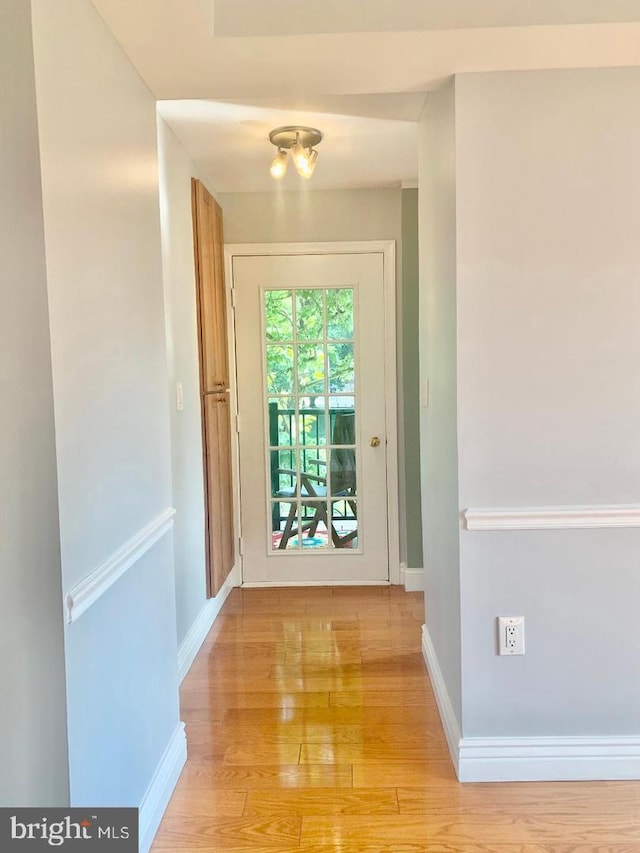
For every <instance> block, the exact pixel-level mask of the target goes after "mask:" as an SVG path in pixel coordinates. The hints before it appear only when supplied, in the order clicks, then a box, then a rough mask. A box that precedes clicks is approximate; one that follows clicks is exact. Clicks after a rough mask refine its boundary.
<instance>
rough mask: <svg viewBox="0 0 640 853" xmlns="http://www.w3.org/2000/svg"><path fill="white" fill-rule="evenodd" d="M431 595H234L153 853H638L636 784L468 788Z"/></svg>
mask: <svg viewBox="0 0 640 853" xmlns="http://www.w3.org/2000/svg"><path fill="white" fill-rule="evenodd" d="M423 620H424V607H423V601H422V594H421V593H405V592H404V590H402V589H401V588H400V587H358V588H356V587H334V588H328V587H324V588H313V589H311V588H288V589H268V590H267V589H246V590H242V589H236V590H234V591H233V592H232V593H231V595H230V597H229V599H228V600H227V602H226V604H225V605H224V608H223V611H222V613H221V614H220V616H219V618H218V620H217V621H216V623H215V625H214V627H213V629H212V631H211V633H210V635H209V637H208V638H207V640H206V642H205V644H204V646H203V647H202V649H201V651H200V653H199V655H198V657H197V659H196V661H195V663H194V665H193V666H192V668H191V670H190V672H189V674H188V676H187V677H186V679H185V681H184V683H183V685H182V691H181V717H182V719H183V720H184V721H185V722H186V726H187V738H188V744H189V760H188V762H187V765H186V767H185V770H184V772H183V774H182V777H181V779H180V781H179V783H178V786H177V788H176V790H175V793H174V796H173V798H172V800H171V803H170V805H169V808H168V810H167V812H166V815H165V818H164V820H163V823H162V825H161V828H160V831H159V832H158V835H157V838H156V841H155V844H154V846H153V850H154V851H157V853H161V851H169V850H171V851H187V850H203V851H204V850H206V851H210V853H213V852H214V851H222V850H233V851H236V853H249V851H251V853H260V851H265V853H266V851H271V853H276V851H278V853H293V851H306V853H331V851H338V853H384V851H387V853H427V851H428V853H472V851H473V853H560V851H562V853H595V851H605V850H606V851H607V853H638V852H639V851H640V818H639V817H638V815H640V785H638V783H625V782H618V783H606V782H592V783H538V784H526V783H520V784H502V785H496V784H494V785H465V786H462V785H459V784H458V782H457V781H456V778H455V774H454V771H453V769H452V766H451V763H450V760H449V754H448V750H447V745H446V742H445V738H444V734H443V732H442V728H441V725H440V721H439V717H438V711H437V708H436V704H435V699H434V696H433V693H432V691H431V687H430V684H429V680H428V677H427V674H426V667H425V665H424V662H423V659H422V653H421V650H420V637H421V625H422V622H423Z"/></svg>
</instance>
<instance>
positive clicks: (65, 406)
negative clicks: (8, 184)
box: [33, 0, 178, 806]
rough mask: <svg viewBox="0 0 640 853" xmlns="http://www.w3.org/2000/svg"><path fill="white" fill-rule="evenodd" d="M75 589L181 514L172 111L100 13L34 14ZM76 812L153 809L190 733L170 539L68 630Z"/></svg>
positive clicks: (65, 569)
mask: <svg viewBox="0 0 640 853" xmlns="http://www.w3.org/2000/svg"><path fill="white" fill-rule="evenodd" d="M33 16H34V45H35V63H36V84H37V85H36V88H37V101H38V115H39V122H40V145H41V157H42V175H43V199H44V223H45V236H46V257H47V272H48V280H49V305H50V319H51V344H52V360H53V385H54V397H55V425H56V441H57V455H58V479H59V497H60V531H61V545H62V576H63V589H64V592H65V593H67V592H68V591H69V590H70V588H72V587H73V586H74V585H75V584H77V583H78V582H79V581H80V580H82V579H83V578H86V576H87V575H88V574H89V573H90V572H92V571H93V570H94V569H96V568H97V567H98V566H100V565H101V564H102V563H103V562H104V561H105V560H106V559H108V558H110V557H111V556H112V555H114V554H115V553H116V552H117V551H118V549H120V548H121V547H122V546H123V544H124V543H126V541H127V540H128V539H129V538H130V537H132V536H133V535H134V534H136V533H137V532H138V531H139V530H140V529H141V528H142V527H144V526H145V525H146V524H148V523H149V522H150V521H151V520H152V519H154V518H155V517H156V516H158V514H159V513H161V512H162V511H163V510H165V509H167V507H169V505H170V502H171V469H170V443H169V417H168V408H167V394H166V388H167V378H166V377H167V371H166V352H165V332H164V305H163V290H162V270H161V247H160V225H159V204H158V169H157V138H156V114H155V103H154V99H153V98H152V96H151V95H150V93H149V92H148V90H147V89H146V88H145V86H144V85H143V83H142V82H141V80H140V78H139V77H138V75H137V74H136V72H135V71H134V69H133V67H132V66H131V65H130V63H129V62H128V60H127V58H126V57H125V55H124V53H123V52H122V50H121V48H120V47H119V46H118V45H117V43H116V42H115V40H114V39H113V37H112V36H111V34H110V33H109V31H108V30H107V29H106V27H105V25H104V24H103V22H102V20H101V19H100V17H99V16H98V14H97V12H96V11H95V9H94V8H93V6H92V4H91V3H88V2H86V0H62V2H58V3H55V4H52V3H50V2H49V0H34V2H33ZM66 653H67V698H68V715H69V752H70V768H71V801H72V804H74V805H83V804H90V803H91V804H95V803H97V804H100V805H103V806H107V805H124V804H127V805H139V804H140V802H141V800H142V798H143V796H144V794H145V792H146V789H147V786H148V784H149V782H150V781H151V778H152V776H153V773H154V771H155V770H156V768H157V766H158V763H159V762H160V759H161V757H162V755H163V752H164V750H165V748H166V747H167V745H168V743H169V742H170V740H171V738H172V736H173V735H174V733H175V731H176V730H177V725H178V691H177V684H178V682H177V652H176V627H175V592H174V575H173V543H172V537H171V535H170V534H167V535H165V536H164V537H163V538H162V539H161V540H160V541H159V542H158V543H157V544H156V545H155V546H153V548H152V549H151V550H150V551H148V552H147V554H146V555H145V557H144V558H143V559H142V560H139V561H138V562H136V563H135V564H134V565H133V566H131V568H129V569H128V571H127V573H126V574H125V575H124V576H123V578H121V579H120V580H119V581H117V582H116V583H115V585H113V586H111V588H110V589H109V590H108V591H107V592H106V594H105V595H103V596H102V598H100V599H99V601H98V602H97V603H96V604H94V605H93V606H92V607H91V608H90V609H89V610H88V611H86V613H84V614H83V615H81V616H80V619H79V621H78V622H77V623H75V622H74V623H73V624H72V625H70V626H68V629H67V631H66Z"/></svg>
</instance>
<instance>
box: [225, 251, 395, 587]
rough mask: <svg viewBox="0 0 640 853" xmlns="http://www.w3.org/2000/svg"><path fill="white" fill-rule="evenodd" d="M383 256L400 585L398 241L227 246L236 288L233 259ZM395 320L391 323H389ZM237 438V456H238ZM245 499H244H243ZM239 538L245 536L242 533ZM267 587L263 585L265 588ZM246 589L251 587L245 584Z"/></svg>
mask: <svg viewBox="0 0 640 853" xmlns="http://www.w3.org/2000/svg"><path fill="white" fill-rule="evenodd" d="M376 252H377V253H380V254H382V255H383V286H384V301H385V357H386V361H385V369H386V372H385V400H387V401H392V404H393V405H391V406H389V405H388V406H387V407H386V424H385V428H386V436H387V453H386V463H387V542H388V551H389V583H391V584H399V583H400V517H399V494H398V488H399V487H398V421H397V412H398V397H397V353H396V322H397V318H396V275H397V273H396V244H395V240H359V241H351V242H325V243H228V244H226V245H225V247H224V255H225V269H226V272H227V282H228V283H229V286H231V287H232V286H233V258H234V257H255V256H260V255H266V256H270V255H356V254H372V253H376ZM389 320H391V322H388V321H389ZM234 386H235V375H234ZM237 452H238V451H237V436H236V454H237ZM238 482H239V479H238ZM239 500H241V496H239ZM238 529H239V530H240V533H239V535H240V536H242V530H241V529H240V528H238ZM263 585H266V584H259V586H263ZM243 586H250V584H244V583H243Z"/></svg>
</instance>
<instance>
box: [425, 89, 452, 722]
mask: <svg viewBox="0 0 640 853" xmlns="http://www.w3.org/2000/svg"><path fill="white" fill-rule="evenodd" d="M419 144H420V175H419V184H420V189H419V231H420V376H421V381H422V382H423V383H426V382H428V384H429V406H428V408H427V407H421V409H420V448H421V475H422V518H423V533H422V538H423V551H424V567H425V600H426V603H427V615H426V625H427V629H428V631H429V636H430V637H431V641H432V643H433V646H434V649H435V652H436V655H437V657H438V661H439V665H440V669H441V670H442V676H443V678H444V682H445V685H446V689H447V692H448V695H449V699H450V701H451V704H452V706H453V710H454V713H455V715H456V717H457V722H458V725H459V726H462V695H461V690H462V687H461V639H460V554H459V540H458V536H459V533H458V530H459V524H458V451H457V443H456V440H457V395H456V386H457V378H456V370H457V352H456V195H455V194H456V163H455V90H454V87H453V84H449V85H447V86H445V87H443V88H441V89H440V90H439V91H437V92H433V93H432V94H431V95H430V96H429V98H428V99H427V104H426V107H425V110H424V113H423V116H422V119H421V121H420V128H419Z"/></svg>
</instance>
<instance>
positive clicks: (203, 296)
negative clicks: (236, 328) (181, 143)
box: [192, 180, 229, 393]
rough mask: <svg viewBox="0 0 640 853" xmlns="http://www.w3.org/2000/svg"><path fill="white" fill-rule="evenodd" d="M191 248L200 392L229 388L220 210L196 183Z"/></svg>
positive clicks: (194, 184) (194, 187) (193, 195)
mask: <svg viewBox="0 0 640 853" xmlns="http://www.w3.org/2000/svg"><path fill="white" fill-rule="evenodd" d="M192 199H193V219H194V225H195V228H194V249H195V260H196V281H197V291H198V311H199V316H200V380H201V390H202V392H203V393H206V392H210V391H218V390H225V389H227V388H228V387H229V356H228V346H227V304H226V293H225V286H224V260H223V254H224V243H223V232H222V210H221V209H220V206H219V205H218V203H217V202H216V200H215V199H214V198H213V196H211V194H210V193H208V192H207V190H206V189H205V187H204V186H203V185H202V184H201V183H200V181H196V180H194V181H193V183H192Z"/></svg>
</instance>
